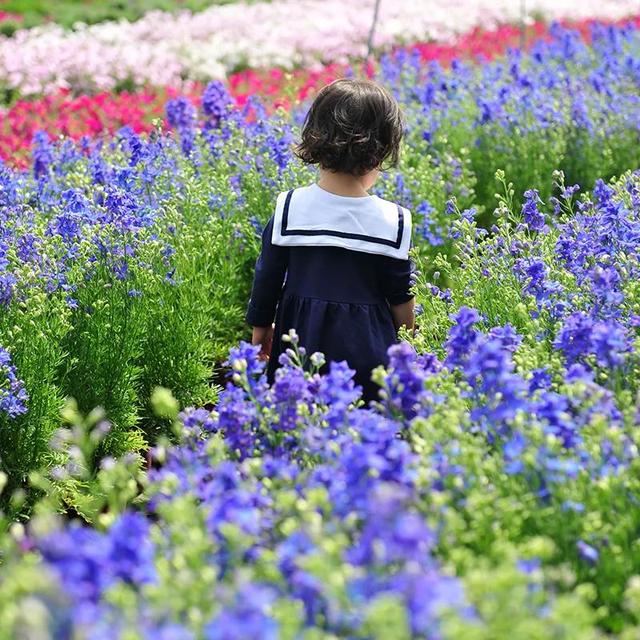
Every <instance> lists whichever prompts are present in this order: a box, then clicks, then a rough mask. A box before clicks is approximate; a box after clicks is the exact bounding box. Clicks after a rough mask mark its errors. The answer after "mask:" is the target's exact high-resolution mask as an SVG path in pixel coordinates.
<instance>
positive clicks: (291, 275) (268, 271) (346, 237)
mask: <svg viewBox="0 0 640 640" xmlns="http://www.w3.org/2000/svg"><path fill="white" fill-rule="evenodd" d="M402 134H403V120H402V114H401V113H400V108H399V107H398V104H397V102H396V101H395V100H394V98H393V97H392V96H391V94H390V93H389V92H387V91H386V90H385V89H384V88H383V87H381V86H380V85H378V84H376V83H374V82H370V81H366V80H346V79H345V80H337V81H336V82H333V83H332V84H330V85H328V86H326V87H324V88H323V89H322V91H320V93H319V94H318V96H317V98H316V99H315V101H314V103H313V105H312V106H311V109H310V111H309V113H308V114H307V118H306V120H305V123H304V127H303V130H302V141H301V143H300V144H299V145H298V146H297V148H296V154H297V155H298V157H299V158H301V159H302V160H303V161H304V162H305V163H307V164H316V165H318V166H319V169H320V172H319V180H318V182H317V183H316V184H312V185H309V186H303V187H299V188H297V189H292V190H291V191H288V192H285V193H281V194H280V195H279V196H278V199H277V202H276V208H275V214H274V215H273V217H272V218H271V219H270V220H269V222H268V223H267V226H266V227H265V229H264V233H263V235H262V252H261V254H260V257H259V258H258V261H257V263H256V271H255V278H254V282H253V290H252V293H251V300H250V301H249V308H248V312H247V322H248V323H249V324H250V325H252V326H253V344H258V345H261V347H262V353H261V354H262V357H264V358H265V359H266V358H268V359H269V364H268V368H267V373H268V377H269V379H270V380H271V381H272V380H273V377H274V373H275V370H276V368H277V367H278V358H279V356H280V354H281V353H282V352H283V351H284V350H285V349H286V347H287V345H286V343H283V342H282V340H281V338H282V335H283V334H286V333H287V332H288V331H289V330H290V329H295V331H296V333H297V334H298V336H299V338H300V345H301V346H303V347H304V348H305V349H306V351H307V353H308V354H311V353H313V352H314V351H321V352H322V353H324V354H325V356H326V359H327V362H331V361H341V360H346V361H347V363H348V364H349V366H350V367H351V368H352V369H354V370H355V371H356V376H355V381H356V383H357V384H359V385H361V386H362V387H363V397H364V399H365V400H367V401H368V400H372V399H375V398H376V397H377V387H376V385H375V384H374V383H373V382H372V381H371V370H372V369H374V368H375V367H377V366H378V365H380V364H385V363H386V361H387V349H388V348H389V346H391V345H392V344H394V343H395V342H397V331H398V329H399V328H400V327H401V326H403V325H404V326H406V327H408V328H409V329H413V324H414V312H413V296H412V294H411V293H410V288H411V283H410V275H411V262H410V260H409V258H408V253H409V247H410V244H411V215H410V213H409V211H407V210H406V209H404V208H402V207H400V206H399V205H396V204H394V203H392V202H388V201H387V200H383V199H381V198H378V197H377V196H372V195H369V194H368V193H367V192H368V191H369V189H371V187H372V186H373V184H374V183H375V181H376V179H377V178H378V175H379V173H380V169H381V167H382V166H383V165H384V163H385V162H387V161H390V164H391V165H392V166H395V165H396V164H397V161H398V154H399V147H400V140H401V138H402ZM276 309H277V311H276ZM274 317H275V329H274V328H273V325H272V323H273V321H274ZM274 334H275V340H274Z"/></svg>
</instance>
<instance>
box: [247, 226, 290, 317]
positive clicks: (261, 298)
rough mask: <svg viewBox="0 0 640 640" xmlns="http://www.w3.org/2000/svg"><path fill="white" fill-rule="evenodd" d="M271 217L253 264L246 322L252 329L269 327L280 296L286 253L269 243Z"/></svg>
mask: <svg viewBox="0 0 640 640" xmlns="http://www.w3.org/2000/svg"><path fill="white" fill-rule="evenodd" d="M272 232H273V217H272V218H271V219H270V220H269V222H267V226H266V227H265V228H264V231H263V232H262V250H261V251H260V255H259V256H258V260H257V262H256V270H255V275H254V277H253V287H252V289H251V298H250V299H249V307H248V309H247V315H246V320H247V322H248V323H249V324H250V325H251V326H252V327H270V326H271V323H272V322H273V319H274V317H275V313H276V305H277V304H278V299H279V298H280V294H281V292H282V285H283V283H284V277H285V274H286V273H287V266H288V263H289V249H288V248H286V247H279V246H277V245H274V244H273V243H272V242H271V235H272Z"/></svg>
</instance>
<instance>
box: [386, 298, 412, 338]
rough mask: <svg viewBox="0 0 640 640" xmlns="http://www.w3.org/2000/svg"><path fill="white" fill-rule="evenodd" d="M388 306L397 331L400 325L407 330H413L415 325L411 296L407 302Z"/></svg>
mask: <svg viewBox="0 0 640 640" xmlns="http://www.w3.org/2000/svg"><path fill="white" fill-rule="evenodd" d="M390 306H391V315H392V316H393V323H394V324H395V326H396V330H397V331H399V330H400V328H401V327H406V328H407V329H408V330H409V331H413V329H414V325H415V312H414V308H415V299H414V298H411V300H409V301H408V302H403V303H402V304H395V305H394V304H392V305H390Z"/></svg>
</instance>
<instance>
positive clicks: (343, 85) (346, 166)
mask: <svg viewBox="0 0 640 640" xmlns="http://www.w3.org/2000/svg"><path fill="white" fill-rule="evenodd" d="M403 133H404V121H403V118H402V112H401V111H400V107H399V106H398V103H397V102H396V100H395V98H394V97H393V96H392V95H391V94H390V93H389V92H388V91H387V90H386V89H385V88H384V87H382V86H380V85H379V84H376V83H375V82H372V81H370V80H349V79H342V80H336V81H335V82H332V83H331V84H329V85H327V86H326V87H323V89H322V90H321V91H320V93H319V94H318V96H317V97H316V99H315V100H314V101H313V104H312V105H311V109H309V113H308V114H307V117H306V119H305V122H304V126H303V128H302V140H301V142H300V144H298V145H297V146H296V148H295V154H296V155H297V156H298V157H299V158H300V159H301V160H302V161H303V162H305V163H306V164H318V165H320V167H322V168H323V169H329V170H330V171H337V172H340V173H349V174H351V175H356V176H362V175H364V174H365V173H368V172H369V171H371V170H372V169H377V168H378V167H381V166H382V165H383V164H384V163H385V162H387V161H388V166H396V165H397V163H398V157H399V154H400V141H401V140H402V135H403Z"/></svg>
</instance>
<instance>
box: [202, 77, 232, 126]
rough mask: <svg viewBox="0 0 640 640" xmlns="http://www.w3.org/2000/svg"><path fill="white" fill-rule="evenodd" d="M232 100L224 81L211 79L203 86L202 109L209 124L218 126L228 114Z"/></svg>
mask: <svg viewBox="0 0 640 640" xmlns="http://www.w3.org/2000/svg"><path fill="white" fill-rule="evenodd" d="M232 103H233V100H232V98H231V96H230V95H229V92H228V91H227V89H226V87H225V86H224V83H223V82H221V81H220V80H212V81H211V82H209V84H208V85H207V86H206V87H205V90H204V92H203V94H202V111H203V113H204V114H205V115H206V116H208V117H209V118H210V120H209V121H208V123H207V124H208V125H209V126H212V125H213V126H218V125H219V124H220V122H221V121H222V120H223V119H224V118H225V117H226V116H227V115H228V113H229V108H230V106H231V105H232Z"/></svg>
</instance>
